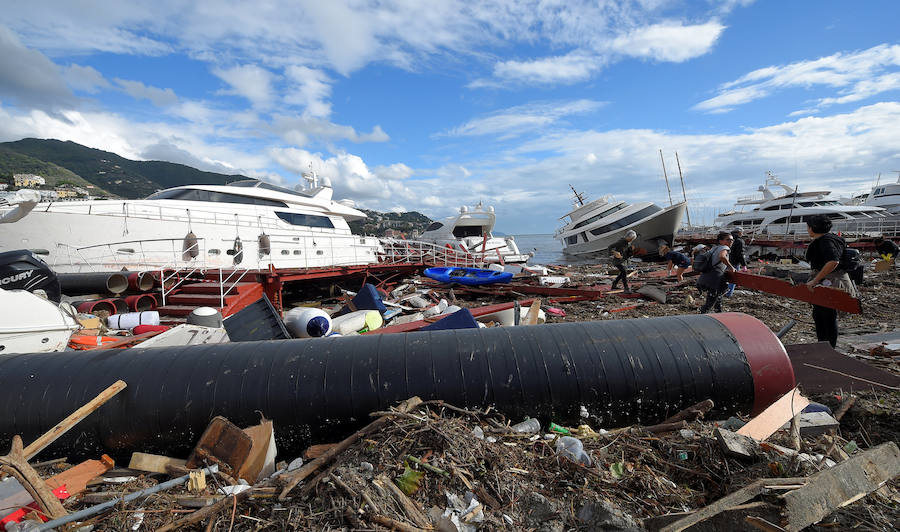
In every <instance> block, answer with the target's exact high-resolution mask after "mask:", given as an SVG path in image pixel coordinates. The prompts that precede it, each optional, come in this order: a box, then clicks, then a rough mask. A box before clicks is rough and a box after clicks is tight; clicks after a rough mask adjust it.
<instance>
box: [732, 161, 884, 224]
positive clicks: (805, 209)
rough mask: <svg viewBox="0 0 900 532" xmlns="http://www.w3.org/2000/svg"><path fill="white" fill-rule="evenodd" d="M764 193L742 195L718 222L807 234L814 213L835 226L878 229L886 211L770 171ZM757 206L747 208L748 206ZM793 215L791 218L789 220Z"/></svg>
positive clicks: (760, 188)
mask: <svg viewBox="0 0 900 532" xmlns="http://www.w3.org/2000/svg"><path fill="white" fill-rule="evenodd" d="M758 191H759V192H760V193H761V194H756V195H753V196H746V197H743V198H738V201H737V203H736V204H735V205H736V207H739V209H735V210H732V211H729V212H725V213H722V214H720V215H719V216H718V217H717V218H716V225H719V226H720V227H722V228H723V229H726V230H732V229H735V228H738V227H739V228H741V229H743V230H744V232H746V233H765V234H775V235H783V234H791V233H797V234H805V233H806V220H807V219H808V217H809V216H811V215H814V214H825V215H827V216H828V217H829V218H831V220H832V223H833V224H834V228H835V230H844V231H848V230H863V231H865V230H872V231H876V230H878V226H879V224H880V223H882V222H884V220H885V214H886V211H885V210H884V209H882V208H881V207H876V206H872V205H844V204H842V203H841V202H839V201H838V200H837V198H832V197H831V192H830V191H827V190H819V191H810V192H800V191H798V190H797V189H796V188H795V187H791V186H789V185H786V184H784V183H782V182H781V181H780V180H779V179H778V177H776V176H775V174H773V173H772V172H766V181H765V184H763V185H760V187H759V189H758ZM751 205H752V206H753V207H752V208H750V209H748V210H743V209H745V208H746V207H747V206H751ZM789 218H790V220H789Z"/></svg>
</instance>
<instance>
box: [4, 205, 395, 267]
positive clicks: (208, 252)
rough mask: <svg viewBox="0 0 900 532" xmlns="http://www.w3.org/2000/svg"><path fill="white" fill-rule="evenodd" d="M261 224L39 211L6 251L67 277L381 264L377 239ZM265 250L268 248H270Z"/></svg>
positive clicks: (10, 231)
mask: <svg viewBox="0 0 900 532" xmlns="http://www.w3.org/2000/svg"><path fill="white" fill-rule="evenodd" d="M198 218H200V217H198ZM257 218H258V217H257V216H253V215H250V214H245V215H241V216H236V215H230V216H228V215H226V216H220V217H219V218H218V219H216V218H213V219H196V218H195V219H192V220H191V221H188V220H186V219H185V220H167V219H153V218H152V217H141V216H112V215H109V214H108V213H107V214H100V215H98V214H86V213H85V214H82V213H75V212H54V211H53V210H44V211H42V210H41V206H39V207H38V208H37V209H35V210H34V211H33V212H31V213H30V214H29V215H28V216H26V217H24V218H23V219H22V220H20V221H17V222H15V223H12V224H5V225H4V226H3V230H2V231H0V250H11V249H30V250H44V251H46V252H48V254H47V255H45V256H44V260H45V261H46V262H47V263H48V264H49V265H50V266H51V267H52V268H53V269H54V271H57V272H60V273H77V272H93V271H119V270H122V269H123V268H125V269H129V270H152V269H159V268H201V269H208V268H219V267H221V268H249V269H267V268H268V267H269V265H270V264H271V265H272V266H274V267H276V268H310V267H324V266H335V265H358V264H370V263H374V262H377V260H378V251H379V250H380V248H381V246H380V244H379V242H378V240H377V239H375V238H372V237H360V236H356V235H352V234H349V233H344V234H341V233H339V232H337V230H331V232H327V231H328V230H322V231H321V232H316V230H315V229H313V228H303V229H298V230H293V231H292V230H290V229H287V230H284V229H281V230H279V228H264V227H260V224H257V223H256V221H257ZM189 232H191V233H193V234H194V235H195V236H196V253H195V255H196V256H195V257H191V256H190V254H188V255H185V254H184V247H185V237H186V236H187V235H188V233H189ZM263 234H265V235H266V236H268V239H267V240H268V244H269V247H270V249H269V253H268V254H264V253H260V243H261V242H260V240H261V239H260V235H263ZM238 238H240V244H239V246H238V245H237V239H238ZM237 247H239V248H240V249H236V248H237ZM262 247H263V248H265V247H266V246H265V241H263V246H262ZM238 251H240V252H241V253H240V255H238ZM42 253H43V252H42ZM238 258H239V259H240V260H239V261H238V260H236V259H238Z"/></svg>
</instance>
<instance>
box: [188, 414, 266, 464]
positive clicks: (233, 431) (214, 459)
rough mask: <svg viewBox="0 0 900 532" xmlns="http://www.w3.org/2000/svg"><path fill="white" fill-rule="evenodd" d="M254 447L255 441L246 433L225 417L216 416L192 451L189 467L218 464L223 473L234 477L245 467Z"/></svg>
mask: <svg viewBox="0 0 900 532" xmlns="http://www.w3.org/2000/svg"><path fill="white" fill-rule="evenodd" d="M252 446H253V439H252V438H251V437H250V436H249V435H248V434H247V433H246V432H244V431H242V430H241V429H240V428H238V426H237V425H235V424H234V423H232V422H230V421H228V420H227V419H225V418H224V417H222V416H216V417H214V418H213V420H212V421H210V423H209V426H207V427H206V430H205V431H203V435H202V436H200V441H198V442H197V445H196V446H195V447H194V450H193V451H191V455H190V456H189V457H188V459H187V467H188V468H189V469H195V468H198V467H203V466H207V465H212V464H218V466H219V469H220V470H221V471H222V472H224V473H227V474H229V475H234V474H236V472H237V471H240V470H241V467H243V465H244V461H245V460H247V456H249V455H250V449H251V447H252Z"/></svg>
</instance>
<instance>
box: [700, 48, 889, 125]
mask: <svg viewBox="0 0 900 532" xmlns="http://www.w3.org/2000/svg"><path fill="white" fill-rule="evenodd" d="M814 87H815V88H826V89H833V90H835V91H836V93H837V95H836V96H829V97H825V98H820V99H818V100H817V101H816V102H815V105H813V107H812V108H811V109H816V108H819V109H821V108H824V107H828V106H831V105H836V104H843V103H849V102H857V101H861V100H864V99H866V98H870V97H872V96H876V95H878V94H881V93H884V92H887V91H891V90H897V89H900V45H896V44H895V45H887V44H881V45H878V46H874V47H872V48H869V49H867V50H861V51H856V52H849V53H844V52H839V53H836V54H832V55H829V56H826V57H820V58H818V59H813V60H807V61H797V62H795V63H790V64H787V65H777V66H767V67H764V68H760V69H757V70H754V71H752V72H749V73H747V74H745V75H743V76H741V77H740V78H738V79H736V80H733V81H729V82H727V83H723V84H722V85H721V86H720V87H719V90H718V94H716V95H715V96H713V97H712V98H709V99H707V100H704V101H702V102H700V103H698V104H696V105H695V106H694V107H693V108H694V109H696V110H698V111H706V112H726V111H729V110H731V109H733V108H734V107H735V106H736V105H741V104H746V103H749V102H752V101H755V100H758V99H761V98H765V97H767V96H769V95H770V94H773V93H775V92H778V91H782V90H786V89H790V88H807V89H809V88H814Z"/></svg>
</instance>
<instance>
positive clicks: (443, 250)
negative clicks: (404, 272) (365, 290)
mask: <svg viewBox="0 0 900 532" xmlns="http://www.w3.org/2000/svg"><path fill="white" fill-rule="evenodd" d="M381 244H382V247H383V248H384V251H383V252H381V257H380V258H381V261H380V262H381V263H382V264H385V263H386V264H403V263H422V264H428V265H432V266H457V267H481V266H483V265H484V257H483V256H482V254H478V253H476V254H472V253H468V252H466V251H462V250H459V249H456V248H450V247H447V246H441V245H438V244H435V243H433V242H423V241H421V240H399V239H382V241H381Z"/></svg>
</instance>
